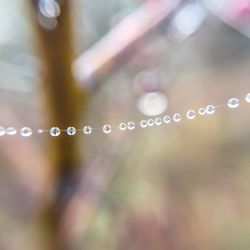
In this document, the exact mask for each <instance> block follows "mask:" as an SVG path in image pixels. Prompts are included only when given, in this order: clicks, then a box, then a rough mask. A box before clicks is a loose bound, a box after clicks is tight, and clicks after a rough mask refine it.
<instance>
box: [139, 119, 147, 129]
mask: <svg viewBox="0 0 250 250" xmlns="http://www.w3.org/2000/svg"><path fill="white" fill-rule="evenodd" d="M140 126H141V127H142V128H146V127H147V126H148V122H147V121H146V120H141V122H140Z"/></svg>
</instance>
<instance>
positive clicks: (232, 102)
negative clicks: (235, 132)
mask: <svg viewBox="0 0 250 250" xmlns="http://www.w3.org/2000/svg"><path fill="white" fill-rule="evenodd" d="M239 105H240V100H239V99H238V98H231V99H229V100H228V102H227V106H228V107H229V108H231V109H235V108H238V107H239Z"/></svg>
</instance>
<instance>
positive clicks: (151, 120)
mask: <svg viewBox="0 0 250 250" xmlns="http://www.w3.org/2000/svg"><path fill="white" fill-rule="evenodd" d="M154 124H155V121H154V120H153V119H148V126H149V127H152V126H154Z"/></svg>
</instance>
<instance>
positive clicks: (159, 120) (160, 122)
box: [155, 117, 162, 126]
mask: <svg viewBox="0 0 250 250" xmlns="http://www.w3.org/2000/svg"><path fill="white" fill-rule="evenodd" d="M161 124H162V119H161V118H160V117H157V118H155V125H157V126H160V125H161Z"/></svg>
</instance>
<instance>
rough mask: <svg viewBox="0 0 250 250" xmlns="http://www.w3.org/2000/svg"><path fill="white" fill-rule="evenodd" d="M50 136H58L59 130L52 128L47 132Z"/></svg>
mask: <svg viewBox="0 0 250 250" xmlns="http://www.w3.org/2000/svg"><path fill="white" fill-rule="evenodd" d="M49 133H50V135H51V136H59V135H60V134H61V130H60V128H58V127H53V128H51V129H50V131H49Z"/></svg>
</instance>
